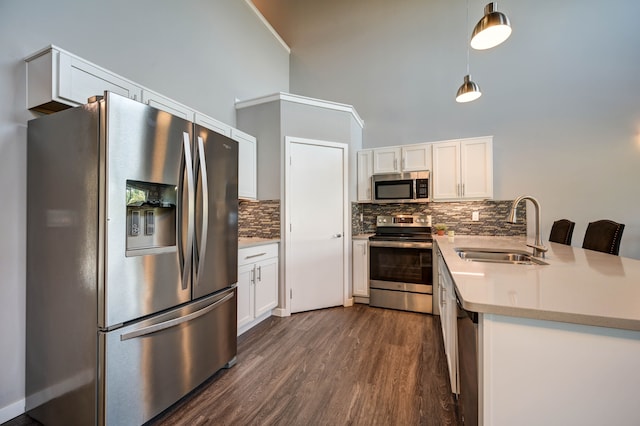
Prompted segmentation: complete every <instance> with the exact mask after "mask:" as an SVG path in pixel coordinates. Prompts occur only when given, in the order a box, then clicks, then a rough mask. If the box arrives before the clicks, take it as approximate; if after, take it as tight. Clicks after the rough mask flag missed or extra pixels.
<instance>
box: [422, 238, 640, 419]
mask: <svg viewBox="0 0 640 426" xmlns="http://www.w3.org/2000/svg"><path fill="white" fill-rule="evenodd" d="M436 244H437V247H438V250H439V252H440V254H441V257H442V259H443V260H444V262H445V263H446V269H447V273H448V274H449V275H450V278H451V279H452V281H453V283H454V286H455V293H456V295H457V297H458V300H459V302H460V304H461V305H462V307H463V308H464V309H466V310H468V311H473V312H478V340H477V342H478V348H477V354H478V368H479V374H478V380H479V383H478V387H479V392H478V396H479V402H478V406H479V407H478V408H479V424H481V425H482V424H484V425H493V426H501V425H513V424H518V425H540V424H546V425H567V424H582V425H584V424H589V425H601V424H639V423H640V413H639V412H638V410H637V407H636V404H637V402H636V400H637V397H636V393H635V390H636V388H637V384H638V383H640V261H638V260H634V259H629V258H623V257H618V256H613V255H608V254H603V253H599V252H595V251H590V250H584V249H581V248H577V247H571V246H565V245H562V244H556V243H547V244H548V246H549V251H548V252H547V256H546V258H545V259H544V261H545V262H546V263H547V265H518V264H499V263H485V262H473V261H467V260H464V259H462V258H461V257H460V256H459V255H458V252H457V251H456V249H457V248H461V247H464V248H479V247H482V248H502V249H506V248H508V249H515V250H525V251H527V252H530V251H531V249H530V248H528V247H526V246H525V240H524V239H523V238H514V237H464V236H462V237H458V236H456V237H454V238H449V237H436ZM434 293H435V292H434ZM443 321H444V318H443Z"/></svg>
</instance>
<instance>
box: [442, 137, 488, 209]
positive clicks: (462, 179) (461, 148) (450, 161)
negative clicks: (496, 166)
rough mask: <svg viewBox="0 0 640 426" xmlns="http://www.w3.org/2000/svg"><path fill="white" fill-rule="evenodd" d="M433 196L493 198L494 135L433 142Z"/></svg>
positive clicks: (445, 198) (450, 198)
mask: <svg viewBox="0 0 640 426" xmlns="http://www.w3.org/2000/svg"><path fill="white" fill-rule="evenodd" d="M432 181H433V199H434V200H460V199H487V198H493V138H492V137H481V138H470V139H464V140H459V141H450V142H442V143H435V144H433V174H432Z"/></svg>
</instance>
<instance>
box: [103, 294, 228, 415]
mask: <svg viewBox="0 0 640 426" xmlns="http://www.w3.org/2000/svg"><path fill="white" fill-rule="evenodd" d="M236 332H237V327H236V289H235V288H231V289H229V290H227V291H224V292H221V293H218V294H216V295H215V296H211V297H208V298H204V299H201V300H199V301H197V302H193V303H191V304H189V305H186V306H184V307H182V308H180V309H175V310H172V311H169V312H167V313H164V314H161V315H159V316H157V317H154V318H151V319H148V320H145V321H141V322H139V323H136V324H133V325H130V326H127V327H123V328H121V329H118V330H114V331H110V332H107V333H102V332H101V333H100V337H99V341H100V349H99V352H100V356H101V364H102V365H103V366H104V369H103V370H102V374H103V376H102V377H104V378H105V380H104V381H103V382H102V383H101V386H100V392H101V396H104V398H99V400H101V401H104V406H103V407H101V408H100V413H101V414H100V417H101V419H100V420H102V421H103V422H101V421H98V423H99V424H109V425H136V424H143V423H145V422H146V421H148V420H150V419H151V418H153V417H154V416H156V415H157V414H159V413H160V412H162V411H163V410H165V409H166V408H167V407H169V406H170V405H171V404H173V403H174V402H176V401H177V400H178V399H180V398H181V397H183V396H184V395H186V394H187V393H188V392H190V391H191V390H193V389H194V388H195V387H196V386H198V385H199V384H201V383H202V382H204V381H205V380H206V379H207V378H209V377H210V376H211V375H212V374H213V373H215V372H216V371H217V370H219V369H220V368H221V367H223V366H224V365H225V364H227V363H228V362H229V361H232V360H233V359H234V358H235V356H236V351H237V345H236Z"/></svg>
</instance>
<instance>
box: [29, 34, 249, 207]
mask: <svg viewBox="0 0 640 426" xmlns="http://www.w3.org/2000/svg"><path fill="white" fill-rule="evenodd" d="M25 62H26V68H27V108H29V109H33V110H35V111H39V112H45V113H52V112H56V111H61V110H63V109H66V108H69V107H75V106H79V105H84V104H86V103H87V100H88V99H89V98H90V97H92V96H96V95H102V94H104V92H105V91H110V92H113V93H117V94H119V95H122V96H126V97H128V98H130V99H134V100H137V101H139V102H142V103H145V104H147V105H149V106H152V107H154V108H157V109H160V110H162V111H166V112H168V113H170V114H173V115H175V116H177V117H181V118H184V119H185V120H189V121H192V122H195V123H196V124H198V125H200V126H203V127H206V128H207V129H209V130H213V131H214V132H217V133H220V134H222V135H225V136H227V137H230V138H232V139H234V140H236V141H237V142H238V147H239V164H238V195H239V197H240V198H247V199H252V200H255V199H256V194H257V190H256V189H257V183H256V176H257V169H256V167H257V161H256V138H254V137H253V136H251V135H248V134H246V133H244V132H241V131H239V130H237V129H234V128H232V127H231V126H229V125H227V124H225V123H223V122H221V121H218V120H216V119H214V118H211V117H209V116H207V115H205V114H202V113H199V112H197V111H195V110H194V109H192V108H189V107H188V106H186V105H183V104H181V103H179V102H176V101H174V100H173V99H171V98H168V97H166V96H164V95H161V94H160V93H157V92H154V91H153V90H149V89H147V88H145V87H143V86H141V85H138V84H136V83H134V82H132V81H129V80H127V79H126V78H123V77H120V76H119V75H117V74H115V73H113V72H111V71H109V70H106V69H104V68H101V67H99V66H97V65H95V64H92V63H91V62H89V61H86V60H84V59H82V58H80V57H78V56H76V55H73V54H71V53H69V52H67V51H65V50H63V49H60V48H59V47H56V46H49V47H47V48H44V49H42V50H39V51H38V52H36V53H34V54H33V55H31V56H29V57H28V58H26V59H25Z"/></svg>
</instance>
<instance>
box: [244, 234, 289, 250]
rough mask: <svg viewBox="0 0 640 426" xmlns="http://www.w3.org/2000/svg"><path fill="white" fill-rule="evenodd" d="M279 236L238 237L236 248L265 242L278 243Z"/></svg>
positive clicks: (260, 244)
mask: <svg viewBox="0 0 640 426" xmlns="http://www.w3.org/2000/svg"><path fill="white" fill-rule="evenodd" d="M279 242H280V239H279V238H253V237H252V238H244V237H243V238H238V248H239V249H243V248H247V247H255V246H263V245H265V244H273V243H279Z"/></svg>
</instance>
